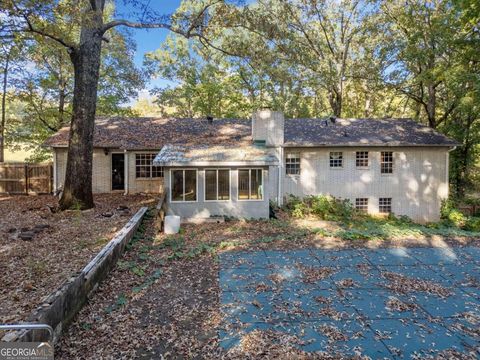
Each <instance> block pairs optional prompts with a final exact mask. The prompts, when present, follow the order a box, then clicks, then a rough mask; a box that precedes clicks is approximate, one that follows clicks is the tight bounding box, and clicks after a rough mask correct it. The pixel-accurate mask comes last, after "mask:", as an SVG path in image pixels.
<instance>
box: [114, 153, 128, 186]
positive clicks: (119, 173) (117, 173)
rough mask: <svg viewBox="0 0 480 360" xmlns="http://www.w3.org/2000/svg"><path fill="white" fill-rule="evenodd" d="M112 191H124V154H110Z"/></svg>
mask: <svg viewBox="0 0 480 360" xmlns="http://www.w3.org/2000/svg"><path fill="white" fill-rule="evenodd" d="M112 190H125V154H112Z"/></svg>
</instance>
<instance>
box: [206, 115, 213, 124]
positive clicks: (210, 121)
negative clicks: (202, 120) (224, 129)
mask: <svg viewBox="0 0 480 360" xmlns="http://www.w3.org/2000/svg"><path fill="white" fill-rule="evenodd" d="M207 121H208V123H209V124H211V123H213V116H212V115H207Z"/></svg>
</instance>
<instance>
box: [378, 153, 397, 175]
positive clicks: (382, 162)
mask: <svg viewBox="0 0 480 360" xmlns="http://www.w3.org/2000/svg"><path fill="white" fill-rule="evenodd" d="M383 153H392V161H382V154H383ZM384 163H385V164H391V169H392V172H382V164H384ZM394 170H395V153H394V152H393V151H380V174H381V175H383V176H391V175H393V172H394Z"/></svg>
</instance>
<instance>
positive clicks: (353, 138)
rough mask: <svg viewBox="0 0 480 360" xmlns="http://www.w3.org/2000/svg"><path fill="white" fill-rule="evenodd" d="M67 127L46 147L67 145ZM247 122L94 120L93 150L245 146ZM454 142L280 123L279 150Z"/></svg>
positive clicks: (407, 124) (432, 134) (376, 129)
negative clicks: (282, 135) (282, 134)
mask: <svg viewBox="0 0 480 360" xmlns="http://www.w3.org/2000/svg"><path fill="white" fill-rule="evenodd" d="M68 131H69V129H68V128H63V129H61V130H60V131H59V132H58V133H57V134H55V135H53V136H52V137H51V138H49V139H48V140H47V141H46V142H45V145H47V146H52V147H56V146H67V143H68ZM251 142H252V137H251V120H245V119H218V120H214V121H213V124H209V123H208V121H207V120H204V119H179V118H170V119H158V118H120V117H111V118H99V119H97V120H96V123H95V132H94V146H95V147H108V148H120V149H127V150H146V149H160V148H162V147H163V146H164V145H166V144H182V145H185V146H192V145H205V144H207V145H235V146H244V145H245V146H248V145H249V144H251ZM455 145H458V144H457V143H456V142H455V141H453V140H451V139H449V138H447V137H446V136H444V135H442V134H440V133H439V132H437V131H435V130H433V129H431V128H429V127H427V126H423V125H421V124H419V123H417V122H415V121H413V120H410V119H336V121H335V123H332V122H331V121H330V120H328V119H286V120H285V146H455Z"/></svg>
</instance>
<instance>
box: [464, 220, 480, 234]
mask: <svg viewBox="0 0 480 360" xmlns="http://www.w3.org/2000/svg"><path fill="white" fill-rule="evenodd" d="M463 228H464V229H465V230H468V231H479V232H480V217H471V218H469V219H468V220H467V222H466V223H465V225H464V227H463Z"/></svg>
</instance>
